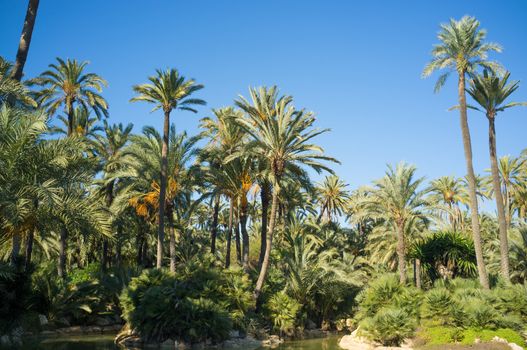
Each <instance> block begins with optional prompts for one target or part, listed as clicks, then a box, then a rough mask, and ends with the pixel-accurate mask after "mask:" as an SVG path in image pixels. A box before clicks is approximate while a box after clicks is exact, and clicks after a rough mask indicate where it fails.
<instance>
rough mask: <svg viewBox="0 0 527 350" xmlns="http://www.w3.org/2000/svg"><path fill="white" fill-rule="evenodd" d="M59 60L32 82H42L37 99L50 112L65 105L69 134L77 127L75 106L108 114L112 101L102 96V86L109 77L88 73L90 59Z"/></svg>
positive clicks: (102, 114)
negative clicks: (86, 70)
mask: <svg viewBox="0 0 527 350" xmlns="http://www.w3.org/2000/svg"><path fill="white" fill-rule="evenodd" d="M57 62H58V64H54V63H52V64H50V65H49V67H50V68H51V69H50V70H47V71H45V72H43V73H42V74H40V76H39V77H37V78H35V79H32V80H31V81H29V85H30V86H31V85H39V86H42V87H43V88H42V90H40V91H38V92H36V94H35V96H36V100H37V102H38V103H40V104H41V105H42V107H44V108H46V109H47V111H48V113H49V115H53V114H55V112H56V111H57V110H58V108H59V107H60V106H62V105H64V110H65V113H66V116H67V119H68V132H67V134H68V136H70V135H72V134H73V132H74V130H73V127H74V118H75V114H74V110H75V109H74V106H80V107H81V108H83V109H85V110H92V111H93V112H95V114H96V115H97V117H98V118H99V119H100V118H102V117H103V116H104V117H108V103H107V102H106V100H105V99H104V97H102V96H101V92H102V88H103V87H105V86H107V83H106V80H104V79H103V78H101V77H100V76H98V75H97V74H95V73H85V72H84V71H85V69H86V66H87V65H88V62H87V61H84V62H78V61H77V60H70V59H67V60H66V61H64V60H63V59H61V58H58V57H57Z"/></svg>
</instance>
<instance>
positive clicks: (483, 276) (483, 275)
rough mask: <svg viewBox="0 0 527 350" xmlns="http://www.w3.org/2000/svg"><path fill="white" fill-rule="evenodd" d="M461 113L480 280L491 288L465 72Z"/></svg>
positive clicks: (460, 89) (461, 83)
mask: <svg viewBox="0 0 527 350" xmlns="http://www.w3.org/2000/svg"><path fill="white" fill-rule="evenodd" d="M458 98H459V115H460V123H461V133H462V136H463V149H464V152H465V161H466V167H467V180H468V193H469V197H470V217H471V221H472V236H473V238H474V250H475V252H476V262H477V265H478V275H479V282H480V284H481V286H482V287H483V288H485V289H489V278H488V275H487V269H486V267H485V261H484V260H483V248H482V244H481V232H480V228H479V216H478V198H477V196H476V176H475V174H474V167H473V165H472V143H471V140H470V130H469V127H468V118H467V100H466V96H465V72H461V73H460V74H459V82H458Z"/></svg>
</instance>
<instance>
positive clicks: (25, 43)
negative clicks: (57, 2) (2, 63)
mask: <svg viewBox="0 0 527 350" xmlns="http://www.w3.org/2000/svg"><path fill="white" fill-rule="evenodd" d="M39 2H40V0H29V3H28V5H27V11H26V18H25V19H24V26H23V27H22V35H21V36H20V41H19V43H18V50H17V52H16V61H15V68H14V69H13V79H15V80H17V81H20V80H21V79H22V72H23V70H24V65H25V64H26V59H27V54H28V53H29V46H30V45H31V37H32V36H33V27H34V26H35V20H36V18H37V11H38V4H39Z"/></svg>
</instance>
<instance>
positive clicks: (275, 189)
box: [254, 183, 280, 305]
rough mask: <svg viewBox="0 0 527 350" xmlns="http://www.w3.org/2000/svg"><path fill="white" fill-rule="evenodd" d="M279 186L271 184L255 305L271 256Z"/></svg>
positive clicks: (255, 290) (257, 301)
mask: <svg viewBox="0 0 527 350" xmlns="http://www.w3.org/2000/svg"><path fill="white" fill-rule="evenodd" d="M279 192H280V188H279V186H278V183H275V185H274V186H273V196H272V198H273V199H272V204H271V216H270V218H269V230H268V231H267V240H266V247H265V255H264V258H263V261H262V267H261V269H260V274H259V275H258V280H257V281H256V287H255V289H254V298H255V299H256V305H258V304H259V299H260V295H261V293H262V288H263V285H264V283H265V279H266V277H267V270H268V269H269V259H270V257H271V247H272V245H273V231H274V227H275V220H276V211H277V209H278V195H279Z"/></svg>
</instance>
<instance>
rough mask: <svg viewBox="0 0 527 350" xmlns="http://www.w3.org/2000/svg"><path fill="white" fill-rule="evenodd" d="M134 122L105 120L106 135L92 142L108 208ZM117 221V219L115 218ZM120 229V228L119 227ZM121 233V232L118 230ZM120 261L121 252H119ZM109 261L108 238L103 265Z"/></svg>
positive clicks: (104, 244)
mask: <svg viewBox="0 0 527 350" xmlns="http://www.w3.org/2000/svg"><path fill="white" fill-rule="evenodd" d="M132 128H133V124H127V125H126V126H124V125H123V124H121V123H119V124H113V125H109V124H108V123H107V122H106V120H105V121H104V135H96V136H95V139H94V140H93V141H91V142H90V146H91V149H92V151H93V153H94V155H95V156H96V157H97V159H98V160H99V162H100V165H99V168H100V170H101V171H102V173H103V177H102V179H101V181H100V184H101V190H102V192H103V195H104V200H105V204H106V207H107V208H108V210H110V209H111V206H112V204H113V200H114V198H115V192H116V191H117V189H116V185H117V182H118V178H116V177H115V176H114V174H115V173H117V172H118V171H119V170H120V169H121V168H122V167H123V166H124V164H123V163H124V156H125V153H124V148H125V146H126V145H127V143H128V141H129V138H130V133H131V132H132ZM114 221H115V220H114ZM118 231H119V229H118ZM118 233H119V232H118ZM116 247H117V252H118V253H119V252H120V242H119V237H117V245H116ZM117 255H118V257H117V261H118V263H119V259H120V254H117ZM107 261H108V239H104V240H103V249H102V259H101V265H102V267H103V268H106V265H107Z"/></svg>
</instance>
